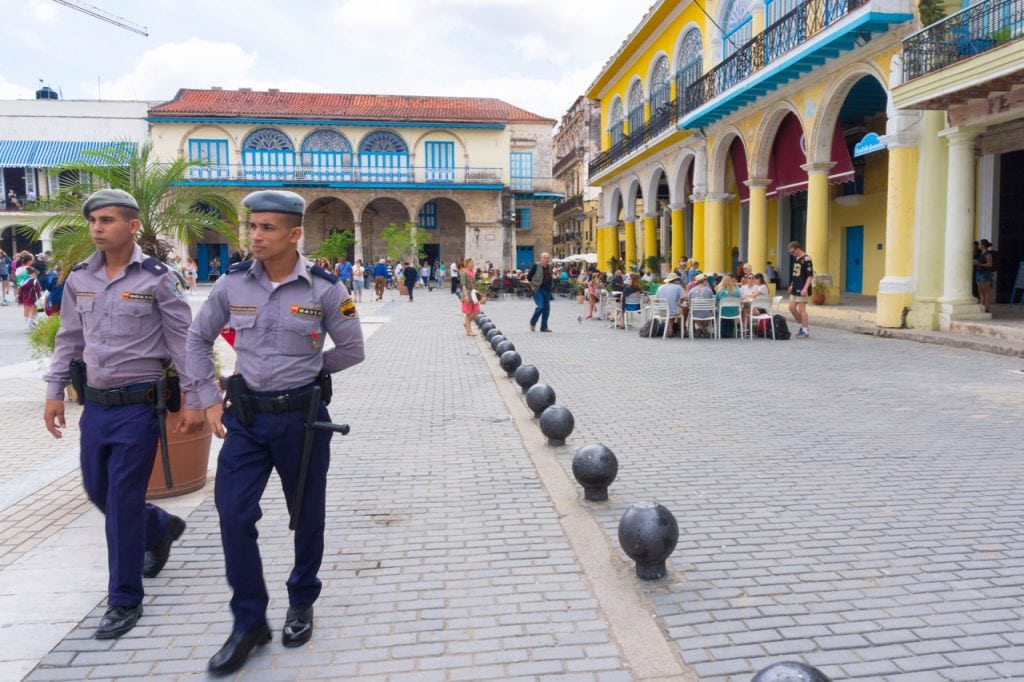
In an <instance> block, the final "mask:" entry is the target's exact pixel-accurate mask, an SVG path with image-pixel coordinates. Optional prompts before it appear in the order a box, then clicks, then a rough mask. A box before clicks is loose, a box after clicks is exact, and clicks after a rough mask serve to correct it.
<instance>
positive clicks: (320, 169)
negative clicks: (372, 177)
mask: <svg viewBox="0 0 1024 682" xmlns="http://www.w3.org/2000/svg"><path fill="white" fill-rule="evenodd" d="M302 168H303V173H304V177H305V179H307V180H324V181H327V182H346V181H349V180H352V145H351V144H350V143H349V141H348V139H347V138H346V137H345V136H344V135H342V134H341V133H339V132H336V131H334V130H316V131H314V132H312V133H310V134H309V135H308V136H306V139H305V140H303V141H302Z"/></svg>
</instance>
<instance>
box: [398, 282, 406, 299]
mask: <svg viewBox="0 0 1024 682" xmlns="http://www.w3.org/2000/svg"><path fill="white" fill-rule="evenodd" d="M398 293H399V294H400V295H402V296H408V295H409V289H408V288H406V286H405V285H404V284H402V283H401V282H399V284H398Z"/></svg>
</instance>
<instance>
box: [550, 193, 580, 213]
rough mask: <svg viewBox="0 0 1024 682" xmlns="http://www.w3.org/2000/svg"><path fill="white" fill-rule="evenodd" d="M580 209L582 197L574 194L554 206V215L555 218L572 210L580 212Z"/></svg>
mask: <svg viewBox="0 0 1024 682" xmlns="http://www.w3.org/2000/svg"><path fill="white" fill-rule="evenodd" d="M582 208H583V195H582V194H576V195H573V196H571V197H569V198H568V199H566V200H565V201H560V202H558V203H557V204H555V215H556V216H557V215H562V214H563V213H568V212H569V211H574V210H580V209H582Z"/></svg>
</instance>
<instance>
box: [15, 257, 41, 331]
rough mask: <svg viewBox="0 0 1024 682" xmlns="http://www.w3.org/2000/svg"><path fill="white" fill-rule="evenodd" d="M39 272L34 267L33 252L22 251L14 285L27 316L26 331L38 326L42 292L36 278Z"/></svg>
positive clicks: (23, 311) (19, 302) (16, 266)
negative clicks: (37, 302)
mask: <svg viewBox="0 0 1024 682" xmlns="http://www.w3.org/2000/svg"><path fill="white" fill-rule="evenodd" d="M38 272H39V271H38V270H36V269H35V268H34V267H32V254H29V253H22V254H21V255H19V256H18V262H17V264H16V265H15V268H14V287H15V290H16V291H17V292H18V294H17V297H18V305H20V306H21V311H22V314H23V316H24V317H25V331H31V330H32V327H34V326H36V313H37V308H36V301H37V300H38V299H39V296H40V294H41V293H42V290H41V289H40V287H39V281H38V280H37V279H36V275H37V274H38Z"/></svg>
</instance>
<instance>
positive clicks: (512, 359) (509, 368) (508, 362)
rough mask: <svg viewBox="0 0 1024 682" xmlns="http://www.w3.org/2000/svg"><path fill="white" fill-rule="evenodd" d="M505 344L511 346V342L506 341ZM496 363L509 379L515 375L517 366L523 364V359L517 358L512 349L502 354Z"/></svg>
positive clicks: (517, 354)
mask: <svg viewBox="0 0 1024 682" xmlns="http://www.w3.org/2000/svg"><path fill="white" fill-rule="evenodd" d="M505 343H508V344H510V345H511V342H509V341H506V342H505ZM498 362H499V363H500V364H501V368H502V369H503V370H505V374H507V375H509V377H511V376H512V375H513V374H515V373H516V370H517V369H519V365H521V364H523V359H522V358H521V357H519V353H517V352H515V350H514V349H513V350H507V351H505V352H504V353H502V354H501V358H500V359H499V360H498Z"/></svg>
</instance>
